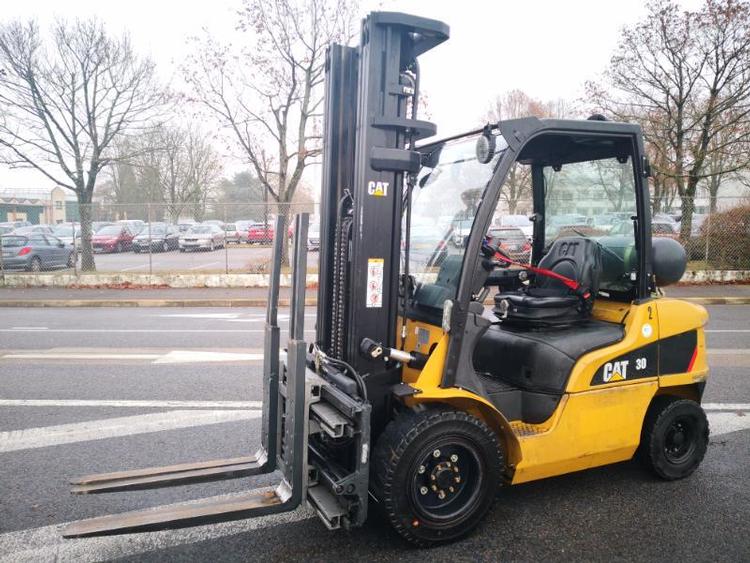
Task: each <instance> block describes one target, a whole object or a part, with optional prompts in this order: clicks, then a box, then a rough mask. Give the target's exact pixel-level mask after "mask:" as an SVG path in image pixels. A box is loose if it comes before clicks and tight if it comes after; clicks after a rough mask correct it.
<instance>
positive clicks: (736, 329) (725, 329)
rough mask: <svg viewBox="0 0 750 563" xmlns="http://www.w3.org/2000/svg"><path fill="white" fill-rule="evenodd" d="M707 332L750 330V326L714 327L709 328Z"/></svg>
mask: <svg viewBox="0 0 750 563" xmlns="http://www.w3.org/2000/svg"><path fill="white" fill-rule="evenodd" d="M706 332H750V329H748V328H712V329H707V330H706Z"/></svg>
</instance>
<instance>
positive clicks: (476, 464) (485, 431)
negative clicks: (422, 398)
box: [372, 407, 504, 546]
mask: <svg viewBox="0 0 750 563" xmlns="http://www.w3.org/2000/svg"><path fill="white" fill-rule="evenodd" d="M372 461H373V472H374V480H375V487H376V490H377V494H378V497H379V499H380V501H381V505H382V507H383V510H384V512H385V514H386V517H387V518H388V520H389V521H390V523H391V525H392V526H393V527H394V528H395V529H396V531H397V532H398V533H399V534H400V535H401V536H403V537H404V538H405V539H406V540H408V541H409V542H411V543H413V544H415V545H418V546H428V545H434V544H439V543H444V542H449V541H452V540H455V539H458V538H460V537H461V536H464V535H466V534H468V533H469V532H470V531H471V530H473V529H474V527H476V526H477V525H478V524H479V523H480V522H481V521H482V518H483V517H484V515H485V514H486V513H487V512H488V511H489V509H490V508H491V507H492V503H493V502H494V500H495V494H496V492H497V489H498V487H499V485H500V483H501V480H502V471H503V467H504V457H503V452H502V449H501V447H500V443H499V441H498V438H497V435H496V434H495V433H494V432H493V431H492V430H490V429H489V428H488V427H487V426H486V425H485V424H484V423H483V422H482V421H481V420H479V419H478V418H476V417H474V416H472V415H470V414H467V413H465V412H463V411H457V410H453V409H450V408H447V407H437V408H430V409H427V410H424V411H421V412H412V411H408V412H405V413H402V414H399V415H398V416H397V417H396V418H395V419H394V420H393V421H391V422H390V423H389V424H388V426H387V427H386V429H385V431H384V432H383V434H382V435H381V437H380V439H379V440H378V444H377V446H376V449H375V452H374V454H373V460H372Z"/></svg>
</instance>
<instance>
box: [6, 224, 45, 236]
mask: <svg viewBox="0 0 750 563" xmlns="http://www.w3.org/2000/svg"><path fill="white" fill-rule="evenodd" d="M12 234H14V235H19V236H28V235H51V234H52V227H50V226H49V225H31V226H28V227H18V228H17V229H15V230H14V231H13V232H12Z"/></svg>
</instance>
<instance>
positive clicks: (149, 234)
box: [133, 223, 180, 253]
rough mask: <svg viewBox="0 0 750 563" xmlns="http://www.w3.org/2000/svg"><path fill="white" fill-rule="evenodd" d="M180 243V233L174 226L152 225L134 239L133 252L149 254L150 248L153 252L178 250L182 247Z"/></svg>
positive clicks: (164, 224) (147, 226)
mask: <svg viewBox="0 0 750 563" xmlns="http://www.w3.org/2000/svg"><path fill="white" fill-rule="evenodd" d="M179 241H180V233H179V231H178V230H177V227H175V226H174V225H167V224H166V223H151V225H150V226H149V225H146V226H145V227H144V228H143V230H141V232H140V233H138V234H137V235H136V236H135V237H134V238H133V252H136V253H137V252H148V250H149V246H150V247H151V250H152V251H159V250H160V251H162V252H167V251H169V250H176V249H177V248H179V246H180V242H179Z"/></svg>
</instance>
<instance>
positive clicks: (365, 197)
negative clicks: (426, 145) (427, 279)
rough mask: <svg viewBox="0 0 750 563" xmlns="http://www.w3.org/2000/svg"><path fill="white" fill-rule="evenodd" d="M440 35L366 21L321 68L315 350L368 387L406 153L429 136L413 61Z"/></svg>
mask: <svg viewBox="0 0 750 563" xmlns="http://www.w3.org/2000/svg"><path fill="white" fill-rule="evenodd" d="M448 35H449V30H448V26H447V25H446V24H444V23H442V22H439V21H435V20H430V19H426V18H421V17H416V16H411V15H406V14H400V13H393V12H375V13H372V14H370V15H369V16H368V17H367V18H366V19H365V20H364V22H363V24H362V31H361V36H360V46H359V47H358V48H355V47H347V46H343V45H336V44H334V45H332V46H331V48H330V50H329V52H328V57H327V61H326V92H325V100H326V107H325V116H326V119H325V130H324V151H323V153H324V155H325V156H324V161H323V182H322V201H321V213H320V217H321V227H320V233H321V235H320V236H321V241H322V242H321V245H320V269H319V276H320V277H319V280H320V285H319V289H318V314H317V336H316V343H317V345H318V347H319V348H320V349H321V350H322V351H323V352H324V353H326V354H328V355H329V356H331V357H333V358H336V359H338V360H343V361H345V362H347V363H348V364H349V365H351V366H352V367H353V368H354V370H356V371H358V372H360V373H363V374H369V376H370V377H368V380H370V381H371V382H372V384H373V386H376V385H377V383H376V382H377V380H378V377H377V376H378V375H379V374H383V373H387V371H388V367H387V365H386V364H385V363H384V362H383V361H382V359H374V358H372V357H370V356H366V355H365V354H363V353H361V351H360V348H361V345H362V341H363V339H364V338H368V339H371V340H372V341H375V342H378V343H381V344H383V345H384V346H387V347H394V346H396V323H397V315H398V299H399V283H400V280H399V264H400V255H401V225H402V212H403V205H404V201H405V199H406V197H407V194H406V193H405V191H406V190H407V189H409V188H408V187H407V186H408V184H409V182H408V181H405V180H408V179H409V177H410V176H413V175H415V174H416V173H417V172H418V171H419V167H420V155H419V153H418V152H416V151H415V150H414V143H415V142H416V141H417V140H419V139H423V138H426V137H430V136H432V135H434V134H435V133H436V127H435V125H434V124H432V123H430V122H427V121H420V120H418V119H416V117H417V111H416V110H417V106H418V99H419V78H420V77H419V65H418V63H417V57H419V56H420V55H421V54H423V53H424V52H426V51H428V50H430V49H432V48H433V47H435V46H436V45H438V44H440V43H442V42H443V41H445V40H446V39H448ZM369 386H370V383H368V387H369ZM374 408H375V410H377V407H375V406H374Z"/></svg>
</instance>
